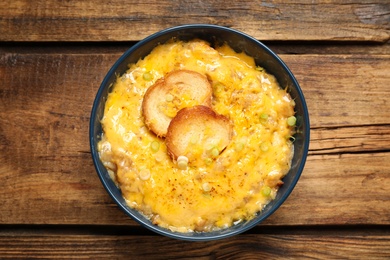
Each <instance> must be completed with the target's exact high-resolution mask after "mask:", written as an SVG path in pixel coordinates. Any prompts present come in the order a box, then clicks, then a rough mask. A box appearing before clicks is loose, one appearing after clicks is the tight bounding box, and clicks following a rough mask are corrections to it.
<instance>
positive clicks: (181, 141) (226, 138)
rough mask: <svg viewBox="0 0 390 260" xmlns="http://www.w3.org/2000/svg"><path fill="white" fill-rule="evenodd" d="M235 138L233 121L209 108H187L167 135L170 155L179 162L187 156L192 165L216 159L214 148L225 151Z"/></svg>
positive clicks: (200, 106)
mask: <svg viewBox="0 0 390 260" xmlns="http://www.w3.org/2000/svg"><path fill="white" fill-rule="evenodd" d="M232 135H233V125H232V123H231V122H230V120H229V119H228V118H227V117H225V116H223V115H219V114H217V113H215V112H214V111H213V110H212V109H211V108H210V107H207V106H202V105H198V106H194V107H188V108H183V109H182V110H180V111H179V112H178V113H177V115H176V116H175V118H173V119H172V121H171V123H170V124H169V127H168V132H167V135H166V140H165V142H166V145H167V150H168V154H169V155H170V156H171V157H172V158H173V159H174V160H176V159H177V158H178V157H179V156H186V157H187V158H188V159H189V162H190V163H193V162H196V161H199V160H203V159H204V157H208V156H209V157H212V155H210V154H208V153H210V151H208V150H211V149H214V148H217V149H218V151H219V152H222V151H223V150H224V149H225V148H226V146H227V145H228V144H229V142H230V140H231V138H232Z"/></svg>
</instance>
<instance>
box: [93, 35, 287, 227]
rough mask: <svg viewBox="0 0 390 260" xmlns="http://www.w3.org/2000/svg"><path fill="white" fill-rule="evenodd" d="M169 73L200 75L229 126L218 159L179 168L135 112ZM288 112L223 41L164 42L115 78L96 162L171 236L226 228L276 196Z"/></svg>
mask: <svg viewBox="0 0 390 260" xmlns="http://www.w3.org/2000/svg"><path fill="white" fill-rule="evenodd" d="M177 69H187V70H193V71H197V72H199V73H202V74H205V75H207V76H208V77H209V79H210V80H211V82H212V86H213V104H212V108H213V109H214V110H215V111H216V112H217V113H219V114H222V115H224V116H226V117H228V118H229V119H230V120H231V121H232V122H233V124H234V136H233V138H232V141H231V143H230V144H229V145H228V146H227V148H226V149H225V150H224V151H223V152H222V153H221V154H220V155H219V156H218V157H217V158H211V159H209V160H207V163H205V164H202V166H201V167H187V168H186V169H184V170H182V169H179V168H178V167H177V165H176V164H175V162H174V161H172V160H171V158H170V157H169V156H168V154H167V150H166V146H165V142H164V139H161V138H158V137H156V136H155V135H154V134H152V133H151V132H149V130H148V129H147V128H146V127H145V125H144V120H143V117H142V113H141V103H142V99H143V95H144V93H145V91H146V89H147V88H148V87H150V86H151V85H153V83H154V82H155V81H156V80H157V79H159V78H161V77H163V76H164V75H165V74H167V73H168V72H170V71H172V70H177ZM292 115H294V102H293V101H292V99H291V97H290V96H289V94H288V93H287V92H286V91H285V90H283V89H281V88H280V86H279V85H278V83H277V81H276V79H275V77H274V76H272V75H270V74H268V73H266V72H265V71H264V70H263V69H261V68H258V67H256V65H255V62H254V60H253V58H251V57H249V56H247V55H246V54H244V53H236V52H234V51H233V50H232V49H231V48H230V47H229V46H227V45H224V46H221V47H219V48H216V49H214V48H212V47H211V46H210V45H209V44H208V43H206V42H204V41H200V40H194V41H190V42H181V41H172V42H169V43H166V44H163V45H159V46H157V47H156V48H155V49H154V50H153V51H152V52H151V53H150V54H149V55H148V56H146V57H145V58H144V59H142V60H139V61H138V62H137V63H136V64H132V65H131V66H130V69H129V70H128V71H127V72H126V73H125V74H124V75H122V76H120V77H118V78H117V80H116V82H115V84H114V86H113V90H112V92H111V93H110V94H109V96H108V98H107V102H106V106H105V112H104V117H103V119H102V126H103V132H104V135H103V137H102V141H101V142H100V144H99V150H100V155H101V160H102V161H103V163H104V164H105V165H106V167H107V168H108V169H109V170H110V173H112V174H113V176H115V180H116V181H117V183H118V185H119V187H120V188H121V191H122V193H123V196H124V198H125V199H126V200H127V202H128V204H129V206H131V207H133V208H135V209H137V210H139V211H140V212H142V213H143V214H144V215H146V216H147V217H149V218H150V219H151V221H153V223H155V224H158V225H160V226H162V227H166V228H169V229H171V230H174V231H179V232H191V231H211V230H217V229H221V228H226V227H229V226H231V225H234V223H237V222H240V221H243V220H248V219H251V218H252V217H254V216H255V214H256V213H257V212H258V211H260V210H262V208H263V207H264V206H265V205H266V204H267V203H269V201H270V200H272V199H273V198H274V197H275V194H276V192H277V189H278V186H279V185H280V183H281V178H282V177H283V176H285V174H286V173H287V172H288V170H289V168H290V163H291V159H292V155H293V149H292V148H293V145H292V143H291V141H289V138H290V137H291V135H292V134H293V128H292V127H290V126H288V124H287V118H288V117H290V116H292Z"/></svg>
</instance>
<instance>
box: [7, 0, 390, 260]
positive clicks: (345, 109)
mask: <svg viewBox="0 0 390 260" xmlns="http://www.w3.org/2000/svg"><path fill="white" fill-rule="evenodd" d="M287 2H289V3H287ZM341 2H342V3H343V4H337V3H341ZM189 23H210V24H218V25H223V26H227V27H232V28H235V29H238V30H241V31H243V32H245V33H248V34H250V35H252V36H254V37H255V38H257V39H260V40H261V41H263V42H264V43H265V44H267V45H268V46H269V47H270V48H271V49H273V50H274V51H275V52H277V53H278V54H279V55H280V57H281V58H282V59H283V60H284V61H285V62H286V63H287V65H288V66H289V67H290V69H291V70H292V71H293V73H294V74H295V76H296V78H297V80H298V81H299V83H300V85H301V87H302V89H303V92H304V95H305V97H306V100H307V103H308V107H309V112H310V116H311V144H310V152H309V157H308V159H307V163H306V167H305V169H304V172H303V174H302V177H301V179H300V181H299V183H298V184H297V186H296V188H295V190H294V191H293V193H292V194H291V196H290V197H289V198H288V200H287V201H286V203H285V204H284V205H283V206H282V207H281V208H280V209H279V210H278V211H277V212H276V213H275V214H274V215H272V216H271V217H270V218H268V219H267V220H266V221H264V222H263V223H262V224H260V225H259V226H257V227H256V228H254V229H252V230H250V231H249V232H246V233H244V234H242V235H238V236H235V237H232V238H228V239H224V240H219V241H213V242H196V243H194V242H193V243H191V242H184V241H178V240H173V239H170V238H166V237H162V236H160V235H156V234H154V233H151V232H150V231H147V230H146V229H145V228H143V227H141V226H139V225H138V224H137V223H135V221H133V220H131V219H130V218H129V217H127V216H126V215H125V214H124V213H123V212H122V211H120V210H119V209H118V207H117V206H116V205H115V204H114V203H113V201H112V200H111V198H110V197H109V195H108V194H107V193H106V192H105V190H104V188H103V186H102V184H101V183H100V181H99V179H98V176H97V174H96V172H95V169H94V167H93V164H92V159H91V153H90V150H89V141H88V123H89V115H90V111H91V106H92V102H93V99H94V96H95V94H96V92H97V90H98V88H99V86H100V83H101V81H102V79H103V77H104V76H105V74H106V72H107V71H108V69H109V68H110V66H111V65H112V64H113V63H114V61H115V60H116V59H117V58H118V57H119V56H120V55H121V54H122V53H123V52H124V51H125V50H126V49H128V48H129V47H131V46H132V45H133V44H134V43H136V42H137V41H139V40H141V39H143V38H144V37H146V36H147V35H149V34H151V33H154V32H156V31H158V30H161V29H164V28H167V27H171V26H175V25H180V24H189ZM389 39H390V2H389V1H388V0H370V1H368V0H367V1H366V0H361V1H352V0H351V1H276V0H275V1H270V0H269V1H246V0H236V1H220V0H202V1H195V0H186V1H184V0H182V1H170V0H159V1H157V0H155V1H151V0H149V1H148V0H145V1H135V0H122V1H115V0H110V1H102V0H85V1H72V0H64V1H55V0H46V1H44V0H38V1H29V0H2V1H1V2H0V150H1V152H0V183H1V189H0V205H1V208H0V209H1V211H0V258H13V257H15V258H26V257H35V258H48V257H49V258H51V257H53V258H55V257H61V258H88V257H90V258H93V259H94V258H98V257H101V258H105V259H112V258H122V257H123V258H128V259H136V258H142V259H145V258H146V259H149V258H158V259H169V258H180V257H183V258H187V259H189V258H196V259H215V258H218V259H253V258H259V259H262V258H264V257H267V258H283V259H284V258H325V259H329V258H361V259H381V258H384V259H385V258H390V44H389Z"/></svg>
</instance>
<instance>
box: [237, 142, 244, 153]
mask: <svg viewBox="0 0 390 260" xmlns="http://www.w3.org/2000/svg"><path fill="white" fill-rule="evenodd" d="M235 147H236V151H237V152H240V151H242V150H243V149H244V147H245V144H244V143H243V142H237V143H236V144H235Z"/></svg>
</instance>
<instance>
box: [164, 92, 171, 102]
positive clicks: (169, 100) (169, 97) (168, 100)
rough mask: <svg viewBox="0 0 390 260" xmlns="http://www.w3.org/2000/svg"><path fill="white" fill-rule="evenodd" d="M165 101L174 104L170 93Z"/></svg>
mask: <svg viewBox="0 0 390 260" xmlns="http://www.w3.org/2000/svg"><path fill="white" fill-rule="evenodd" d="M165 101H167V102H172V101H173V95H172V94H169V93H168V94H167V95H166V96H165Z"/></svg>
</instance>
